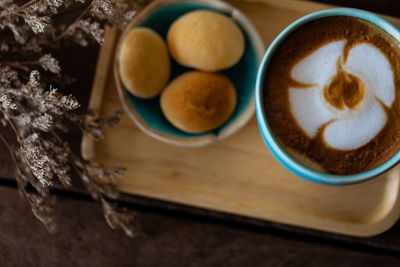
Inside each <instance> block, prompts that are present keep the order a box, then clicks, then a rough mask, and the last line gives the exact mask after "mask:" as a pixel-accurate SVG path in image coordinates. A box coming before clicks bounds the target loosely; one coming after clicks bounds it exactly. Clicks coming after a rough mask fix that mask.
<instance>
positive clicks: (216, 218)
mask: <svg viewBox="0 0 400 267" xmlns="http://www.w3.org/2000/svg"><path fill="white" fill-rule="evenodd" d="M0 1H1V0H0ZM320 2H326V3H330V4H335V5H342V6H348V7H357V8H362V9H366V10H370V11H374V12H379V13H383V14H389V15H392V16H397V17H400V5H399V3H398V1H397V0H374V1H372V0H370V1H367V0H348V1H346V0H324V1H320ZM97 54H98V47H95V46H91V47H87V48H72V49H71V50H68V51H63V52H62V53H60V55H58V56H59V58H60V60H61V62H63V64H62V67H63V71H64V72H65V73H68V74H71V75H73V76H75V77H76V78H78V81H77V83H76V84H74V85H73V86H72V88H71V93H73V94H75V95H76V96H78V97H79V99H80V101H81V103H87V102H88V98H89V93H90V88H91V84H92V79H93V74H94V69H95V64H96V58H97ZM82 58H84V59H85V60H84V63H85V64H82V63H80V64H78V60H80V59H82ZM1 131H4V134H5V135H8V136H10V137H11V133H9V132H6V131H5V130H3V129H2V130H1ZM80 138H81V136H80V134H79V132H72V133H71V134H70V135H69V140H70V141H71V142H72V143H73V145H74V148H75V150H78V149H79V142H80ZM0 152H1V153H0V266H217V265H219V266H378V265H379V266H400V223H397V224H395V225H394V226H393V227H392V228H391V229H390V230H388V231H387V232H385V233H383V234H381V235H378V236H375V237H370V238H355V237H348V236H341V235H335V234H329V233H324V232H319V231H313V230H309V229H303V228H298V227H293V226H287V225H282V224H277V223H273V222H266V221H259V220H254V219H249V218H244V217H240V216H235V215H230V214H222V213H218V212H213V211H208V210H202V209H198V208H193V207H187V206H182V205H177V204H173V203H168V202H163V201H157V200H152V199H147V198H143V197H138V196H130V195H123V196H122V198H121V203H122V205H124V206H125V207H127V208H129V209H133V210H136V211H138V214H139V215H140V222H141V225H142V228H143V230H144V232H145V236H143V237H139V238H136V239H130V238H128V237H126V236H125V235H124V234H123V233H122V232H120V231H113V230H111V229H110V228H109V227H108V226H107V224H106V223H105V221H104V219H103V215H102V211H101V208H100V206H99V205H98V204H97V203H95V202H93V201H92V200H91V198H90V197H89V196H88V195H87V194H85V193H84V191H82V190H80V187H79V186H76V187H74V188H73V189H71V190H62V189H56V190H55V191H54V194H56V195H57V196H58V209H57V210H58V211H57V222H58V225H59V230H58V232H57V233H55V234H52V235H51V234H49V233H48V232H47V231H46V229H45V228H44V227H43V226H42V224H41V223H40V222H39V221H37V220H36V219H35V218H34V216H33V215H32V213H31V211H30V208H29V206H28V204H27V202H26V201H25V200H24V199H21V197H20V196H19V194H18V192H17V190H16V184H15V182H14V180H13V166H12V161H11V159H10V157H9V155H8V154H7V151H6V148H5V147H3V146H2V145H0Z"/></svg>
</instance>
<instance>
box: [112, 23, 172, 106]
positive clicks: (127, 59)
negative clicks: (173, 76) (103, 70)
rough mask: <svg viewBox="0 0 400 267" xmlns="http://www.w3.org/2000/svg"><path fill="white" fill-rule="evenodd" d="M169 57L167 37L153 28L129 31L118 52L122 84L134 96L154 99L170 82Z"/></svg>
mask: <svg viewBox="0 0 400 267" xmlns="http://www.w3.org/2000/svg"><path fill="white" fill-rule="evenodd" d="M170 69H171V66H170V60H169V55H168V49H167V46H166V44H165V42H164V40H163V39H162V38H161V37H160V36H159V35H158V34H157V33H156V32H155V31H153V30H152V29H149V28H144V27H137V28H134V29H133V30H132V31H130V32H129V33H128V35H127V36H126V37H125V39H124V40H123V42H122V45H121V51H120V53H119V70H120V76H121V80H122V83H123V84H124V86H125V87H126V89H128V90H129V92H131V93H132V94H133V95H135V96H137V97H140V98H151V97H154V96H156V95H158V94H159V93H160V92H161V90H162V89H163V88H164V87H165V85H166V84H167V82H168V79H169V74H170Z"/></svg>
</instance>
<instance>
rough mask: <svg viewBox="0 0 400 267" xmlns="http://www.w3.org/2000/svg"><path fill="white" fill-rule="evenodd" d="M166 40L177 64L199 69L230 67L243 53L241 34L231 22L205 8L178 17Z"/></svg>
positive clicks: (227, 18)
mask: <svg viewBox="0 0 400 267" xmlns="http://www.w3.org/2000/svg"><path fill="white" fill-rule="evenodd" d="M167 42H168V47H169V50H170V53H171V56H172V57H173V58H174V59H175V60H176V61H177V62H178V63H179V64H181V65H184V66H187V67H192V68H195V69H199V70H202V71H210V72H214V71H219V70H223V69H227V68H230V67H232V66H233V65H235V64H236V63H237V62H238V61H239V59H240V58H241V57H242V55H243V52H244V37H243V33H242V31H241V30H240V29H239V27H238V26H237V25H236V24H235V22H234V21H233V20H232V19H230V18H229V17H227V16H225V15H223V14H220V13H217V12H213V11H206V10H199V11H193V12H189V13H187V14H185V15H183V16H182V17H180V18H178V19H177V20H176V21H175V22H174V23H173V24H172V25H171V27H170V28H169V30H168V35H167Z"/></svg>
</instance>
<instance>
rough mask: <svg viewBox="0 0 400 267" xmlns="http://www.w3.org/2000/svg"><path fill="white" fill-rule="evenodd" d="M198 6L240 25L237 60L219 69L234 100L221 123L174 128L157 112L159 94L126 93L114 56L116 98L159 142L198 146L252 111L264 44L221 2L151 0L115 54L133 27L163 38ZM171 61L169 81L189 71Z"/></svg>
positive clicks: (236, 124)
mask: <svg viewBox="0 0 400 267" xmlns="http://www.w3.org/2000/svg"><path fill="white" fill-rule="evenodd" d="M198 9H207V10H213V11H217V12H221V13H223V14H225V15H227V16H229V17H231V18H232V19H233V20H234V21H235V22H236V23H237V25H238V26H239V27H240V28H241V30H242V32H243V34H244V37H245V52H244V54H243V56H242V58H241V59H240V61H239V62H238V63H237V64H236V65H235V66H233V67H231V68H229V69H226V70H224V71H221V73H223V74H225V75H226V76H228V77H229V79H230V80H231V81H232V82H233V84H234V85H235V88H236V93H237V100H238V102H237V106H236V108H235V111H234V113H233V114H232V116H231V117H230V119H229V120H228V121H227V122H226V123H225V124H224V125H222V126H221V127H219V128H217V129H215V130H213V131H210V132H206V133H203V134H189V133H185V132H183V131H181V130H179V129H177V128H175V127H174V126H173V125H172V124H170V123H169V122H168V121H167V119H166V118H165V117H164V115H163V113H162V111H161V107H160V97H159V96H158V97H155V98H152V99H140V98H137V97H135V96H133V95H132V94H130V93H129V92H128V91H127V90H126V89H125V88H124V87H123V86H122V83H121V82H120V77H119V73H118V64H117V60H118V57H117V56H116V61H115V65H114V77H115V80H116V84H117V89H118V92H119V95H120V99H121V102H122V104H123V106H124V108H125V110H126V112H127V113H128V115H129V116H130V118H131V119H132V120H133V121H134V122H135V123H136V125H137V126H138V127H139V128H140V129H141V130H143V131H144V132H145V133H147V134H148V135H150V136H152V137H154V138H156V139H158V140H161V141H163V142H166V143H170V144H174V145H180V146H201V145H205V144H208V143H211V142H213V141H215V140H218V139H223V138H225V137H227V136H230V135H231V134H233V133H234V132H236V131H237V130H239V129H240V128H241V127H242V126H244V124H245V123H246V122H247V121H248V120H249V119H250V118H251V117H252V115H253V114H254V88H255V85H256V78H257V70H258V66H259V63H260V61H261V58H262V56H263V55H264V52H265V48H264V43H263V41H262V39H261V37H260V36H259V34H258V33H257V31H256V30H255V28H254V26H253V25H252V24H251V23H250V22H249V21H248V20H247V18H246V17H245V16H244V15H243V14H242V13H241V12H239V11H238V10H237V9H235V8H234V7H232V6H230V5H228V4H226V3H224V2H222V1H218V0H217V1H216V0H208V1H206V0H200V1H199V0H198V1H180V0H172V1H171V0H165V1H154V2H152V4H150V5H149V6H148V7H147V8H146V9H145V10H143V11H142V12H140V13H139V14H137V15H136V16H135V18H134V20H133V21H132V22H131V23H130V24H129V25H128V26H127V27H126V29H125V30H124V32H123V33H122V36H121V38H120V41H119V45H118V47H117V49H116V55H118V53H119V47H120V43H121V40H123V39H124V37H125V36H126V34H127V33H128V32H129V31H130V30H131V29H132V28H133V27H135V26H145V27H149V28H151V29H153V30H154V31H156V32H157V33H159V34H160V35H161V37H162V38H163V39H164V40H166V36H167V32H168V29H169V27H170V25H171V24H172V23H173V22H174V21H175V20H176V19H177V18H179V17H180V16H182V15H183V14H185V13H187V12H190V11H194V10H198ZM171 61H172V66H171V77H170V80H172V79H174V78H175V77H177V76H179V75H180V74H182V73H184V72H186V71H189V70H191V69H190V68H186V67H183V66H181V65H179V64H177V63H176V62H175V61H174V60H173V59H171Z"/></svg>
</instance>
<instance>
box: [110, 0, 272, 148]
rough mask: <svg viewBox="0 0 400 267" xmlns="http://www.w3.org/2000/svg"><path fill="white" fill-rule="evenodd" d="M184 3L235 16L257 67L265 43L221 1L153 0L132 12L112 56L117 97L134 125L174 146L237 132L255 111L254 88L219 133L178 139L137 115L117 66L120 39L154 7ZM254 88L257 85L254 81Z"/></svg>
mask: <svg viewBox="0 0 400 267" xmlns="http://www.w3.org/2000/svg"><path fill="white" fill-rule="evenodd" d="M185 2H189V3H190V2H193V3H202V4H205V5H208V6H210V7H213V8H215V9H217V10H219V11H221V12H225V13H228V14H230V15H231V17H232V19H234V20H235V21H236V23H238V24H239V25H240V26H241V27H242V28H243V29H244V30H245V31H246V33H247V35H248V37H249V39H250V41H251V43H252V45H253V47H254V50H255V52H256V54H257V61H258V66H259V65H260V62H261V59H262V57H263V55H264V52H265V46H264V42H263V40H262V38H261V36H260V34H259V33H258V31H257V30H256V28H255V27H254V25H253V24H252V23H251V22H250V21H249V20H248V19H247V17H246V16H245V15H244V14H243V13H242V12H241V11H239V10H238V9H236V8H235V7H233V6H231V5H230V4H228V3H225V2H223V1H221V0H155V1H153V2H152V3H150V4H149V5H148V6H147V7H146V8H144V9H143V10H142V11H140V12H139V13H138V14H136V15H135V17H134V18H133V19H132V21H131V22H130V23H128V25H127V26H126V27H125V29H124V30H123V32H122V34H121V35H120V37H119V38H118V42H117V46H116V49H115V53H114V55H115V57H114V66H113V69H114V70H113V72H114V80H115V84H116V87H117V91H118V96H119V99H120V101H121V103H122V107H123V109H124V110H125V112H126V113H127V114H128V115H129V117H130V119H131V120H132V121H133V122H134V123H135V124H136V126H138V128H139V129H140V130H142V131H143V132H144V133H146V134H147V135H149V136H151V137H153V138H155V139H157V140H159V141H162V142H165V143H168V144H172V145H176V146H185V147H197V146H204V145H207V144H210V143H213V142H214V141H217V140H222V139H225V138H227V137H229V136H231V135H233V134H234V133H236V132H237V131H238V130H239V129H241V128H242V127H243V126H244V125H245V124H246V123H247V122H248V121H249V120H250V119H251V118H252V116H253V115H254V113H255V90H252V92H251V94H252V95H251V99H250V101H249V104H248V106H247V107H246V109H245V110H244V111H243V113H242V114H241V115H240V117H238V118H237V119H236V120H235V121H232V122H231V123H230V124H229V125H228V126H227V127H226V129H224V131H223V132H221V133H220V134H219V135H215V134H213V133H211V132H210V133H208V134H207V133H206V134H204V135H202V136H199V137H193V138H179V137H174V136H171V135H168V134H165V133H163V132H162V131H159V130H157V129H154V128H151V127H150V126H149V125H148V124H147V123H146V122H145V121H144V120H143V119H142V118H141V116H140V115H139V114H137V112H136V111H135V110H134V109H133V107H132V104H131V103H130V102H129V101H128V99H127V95H126V90H125V88H124V86H123V85H122V82H121V77H120V73H119V67H118V66H119V65H118V55H119V51H120V47H121V44H122V40H124V38H125V37H126V35H127V34H128V33H129V32H130V30H131V29H132V28H133V27H134V26H135V25H136V24H137V23H139V22H140V21H141V20H142V19H144V18H145V17H146V16H147V15H148V14H149V13H151V12H152V11H153V10H155V9H156V8H158V7H160V6H162V5H165V4H170V3H185ZM254 87H256V84H254Z"/></svg>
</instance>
